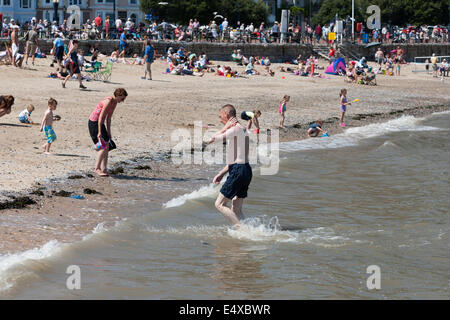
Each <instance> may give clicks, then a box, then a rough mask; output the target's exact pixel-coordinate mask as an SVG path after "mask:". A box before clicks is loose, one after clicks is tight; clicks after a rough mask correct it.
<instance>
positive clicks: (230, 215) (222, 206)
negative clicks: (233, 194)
mask: <svg viewBox="0 0 450 320" xmlns="http://www.w3.org/2000/svg"><path fill="white" fill-rule="evenodd" d="M228 201H230V199H228V198H226V197H225V196H224V195H223V194H222V193H220V194H219V196H218V197H217V200H216V202H215V206H216V208H217V210H219V212H220V213H221V214H223V215H224V216H225V218H227V219H228V220H229V221H230V222H231V223H232V224H233V225H238V224H239V218H238V216H237V215H236V213H234V212H233V210H232V209H230V208H228V207H227V204H228ZM236 205H237V206H239V204H238V203H236Z"/></svg>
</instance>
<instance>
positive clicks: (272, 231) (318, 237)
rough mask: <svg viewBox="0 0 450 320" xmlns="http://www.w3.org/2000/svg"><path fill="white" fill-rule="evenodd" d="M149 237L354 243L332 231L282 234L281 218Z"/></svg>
mask: <svg viewBox="0 0 450 320" xmlns="http://www.w3.org/2000/svg"><path fill="white" fill-rule="evenodd" d="M146 231H147V232H150V233H159V234H168V235H182V236H185V235H190V236H193V237H199V238H202V239H205V238H206V239H223V238H228V237H231V238H234V239H238V240H245V241H251V242H259V243H274V242H275V243H277V242H278V243H296V244H311V245H316V246H321V247H327V248H332V247H341V246H343V245H346V244H347V243H349V241H351V239H350V238H348V237H345V236H343V235H337V234H336V233H335V231H334V230H333V229H332V228H324V227H319V228H311V229H305V230H301V231H300V230H299V231H293V230H292V231H287V230H282V228H281V227H280V224H279V222H278V217H276V216H275V217H271V218H269V217H267V216H261V217H253V218H248V219H245V220H244V221H242V224H241V226H240V228H239V229H237V228H234V227H230V226H207V225H197V226H186V227H170V226H168V227H164V228H155V227H153V226H147V227H146Z"/></svg>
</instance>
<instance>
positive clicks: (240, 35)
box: [1, 16, 450, 45]
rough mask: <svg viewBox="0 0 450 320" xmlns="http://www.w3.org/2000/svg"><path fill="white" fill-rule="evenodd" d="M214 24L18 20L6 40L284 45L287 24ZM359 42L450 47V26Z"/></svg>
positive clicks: (363, 36) (366, 34)
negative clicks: (15, 35) (33, 35)
mask: <svg viewBox="0 0 450 320" xmlns="http://www.w3.org/2000/svg"><path fill="white" fill-rule="evenodd" d="M217 20H220V21H221V22H219V21H215V20H212V21H210V22H209V23H208V24H203V25H202V24H201V23H200V22H199V21H198V20H197V19H190V21H189V22H188V23H187V24H186V25H182V24H173V23H168V22H166V21H164V20H163V21H162V22H161V23H157V22H156V21H153V22H152V23H144V22H139V23H136V22H135V21H133V20H132V19H130V18H128V19H127V20H126V21H122V20H121V19H117V20H115V21H110V18H109V16H107V17H106V18H105V19H104V20H103V19H102V18H101V17H100V16H97V17H96V18H95V19H93V20H92V21H91V20H89V19H87V20H86V21H85V23H83V24H82V25H81V26H80V28H79V29H71V28H70V25H69V24H68V23H67V20H64V21H62V23H60V24H58V23H57V22H56V21H53V22H50V21H48V20H41V19H40V20H36V19H35V18H32V19H31V21H27V22H24V23H23V24H22V25H19V24H18V23H16V22H15V21H14V19H11V20H9V21H8V20H7V19H6V18H5V19H4V21H3V22H2V24H1V37H4V38H6V37H10V34H11V32H12V30H13V28H14V27H15V26H19V33H20V34H21V35H24V34H25V33H26V32H27V31H28V30H31V29H32V28H33V27H35V28H36V32H37V33H38V35H39V38H41V39H46V38H55V36H56V35H57V34H59V35H60V37H61V38H63V39H65V38H67V39H78V40H88V39H91V40H94V39H118V38H119V37H120V35H121V34H122V33H123V31H124V30H127V31H128V35H127V37H128V39H131V40H133V39H134V40H140V39H143V38H144V36H147V37H148V38H149V39H151V40H172V41H173V40H175V41H210V42H239V43H250V42H259V43H278V42H280V41H281V37H282V33H281V24H280V23H279V22H278V21H275V22H274V23H273V24H271V25H270V26H268V25H266V23H265V22H261V23H259V24H254V23H250V24H247V25H245V24H244V23H240V22H238V23H237V24H236V25H231V24H230V23H229V21H228V20H227V18H223V19H222V18H218V19H217ZM331 32H335V24H334V23H333V22H332V23H330V24H325V25H320V24H318V25H316V26H312V25H308V24H306V25H305V26H304V28H303V29H302V27H301V25H299V24H298V25H294V24H293V23H290V24H289V26H288V32H287V34H285V35H283V36H284V40H285V42H289V43H302V44H313V45H314V44H327V43H328V35H329V34H330V33H331ZM340 37H342V38H344V39H351V37H352V34H351V26H350V24H347V25H344V28H343V32H342V35H338V38H340ZM355 41H358V42H360V43H368V42H381V43H448V42H449V41H450V39H449V30H448V27H445V26H438V25H437V26H427V25H422V26H405V27H397V26H391V27H388V26H383V27H382V28H380V29H378V30H377V29H375V30H369V29H367V28H365V27H364V25H363V24H362V23H357V24H356V29H355Z"/></svg>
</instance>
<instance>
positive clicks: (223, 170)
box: [213, 165, 229, 184]
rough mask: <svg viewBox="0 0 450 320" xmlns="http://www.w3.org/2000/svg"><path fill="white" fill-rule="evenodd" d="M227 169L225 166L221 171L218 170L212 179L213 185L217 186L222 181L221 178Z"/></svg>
mask: <svg viewBox="0 0 450 320" xmlns="http://www.w3.org/2000/svg"><path fill="white" fill-rule="evenodd" d="M228 170H229V167H228V165H226V166H225V167H224V168H223V169H222V170H220V172H219V173H218V174H217V175H216V176H215V177H214V179H213V183H214V184H219V183H220V181H221V180H222V178H223V176H224V175H225V174H226V173H227V172H228Z"/></svg>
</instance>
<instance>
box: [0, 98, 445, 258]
mask: <svg viewBox="0 0 450 320" xmlns="http://www.w3.org/2000/svg"><path fill="white" fill-rule="evenodd" d="M448 110H450V105H446V104H437V105H428V106H417V107H410V108H405V109H398V110H391V111H389V112H374V113H360V114H353V115H348V116H347V118H346V121H347V122H348V123H349V124H350V126H349V127H360V126H364V125H369V124H372V123H380V122H386V121H389V120H392V119H397V118H400V117H401V116H404V115H412V116H414V117H424V116H428V115H430V114H432V113H435V112H442V111H448ZM323 120H324V128H325V130H327V131H328V132H329V133H330V134H338V133H341V132H343V131H344V129H342V128H341V127H339V119H338V118H337V117H330V118H327V119H323ZM310 123H311V122H310V121H303V122H299V123H296V124H294V125H290V126H289V127H288V128H287V130H280V142H288V141H296V140H303V139H306V138H307V136H306V131H307V128H308V127H309V124H310ZM347 128H348V127H347ZM110 168H111V169H110V171H111V172H112V176H111V177H109V178H99V177H94V176H93V175H92V173H90V172H89V171H86V170H84V171H79V172H75V173H74V172H71V173H70V174H65V175H64V176H61V177H58V178H56V179H52V181H49V182H46V183H44V182H38V183H36V184H35V186H34V187H33V188H31V189H29V188H28V189H25V190H22V191H9V192H2V193H3V194H4V195H6V197H8V198H9V200H3V201H0V222H2V223H1V224H0V239H1V240H2V241H1V242H0V255H4V254H13V253H18V252H22V251H26V250H29V249H33V248H36V247H41V246H42V245H44V244H45V243H47V242H48V241H50V240H57V241H58V242H69V243H71V242H75V241H79V240H82V239H83V238H84V237H85V236H87V235H89V234H91V233H92V232H93V230H94V229H95V228H96V227H97V226H99V225H100V224H102V225H113V224H115V223H116V222H117V221H120V220H124V219H127V218H131V217H135V216H137V215H136V214H127V212H126V211H125V212H122V211H120V209H121V208H126V202H127V201H140V200H142V199H134V198H133V197H132V195H128V194H127V193H130V190H127V188H128V187H127V185H126V183H123V182H124V181H125V182H130V181H131V182H132V183H134V182H135V183H142V187H145V188H148V189H149V193H148V197H147V196H146V197H145V200H146V205H145V210H146V211H145V212H148V211H151V210H160V209H162V206H163V204H164V203H166V202H167V201H169V200H171V199H173V198H175V197H177V196H180V195H182V194H185V193H188V192H189V191H192V190H195V189H196V188H197V187H200V186H203V185H205V182H209V181H211V179H212V176H211V173H210V172H209V171H210V170H205V169H208V168H205V165H201V166H197V167H192V166H191V167H190V169H193V170H194V171H197V172H195V174H194V175H190V174H189V173H190V172H192V171H191V170H186V167H183V168H180V166H177V165H175V164H174V163H173V162H171V161H170V150H169V151H163V152H160V151H158V152H145V153H143V154H140V155H138V156H133V157H132V158H130V159H125V160H119V161H116V162H114V163H113V165H112V166H111V167H110ZM209 169H211V170H212V167H209ZM161 183H162V184H164V186H166V185H167V188H166V189H164V188H163V189H161V187H160V186H159V185H158V184H161ZM122 184H123V185H124V186H123V187H122V186H121V185H122ZM168 190H170V191H169V192H168ZM71 195H81V196H83V198H84V199H82V200H79V199H72V198H70V196H71ZM6 197H5V198H6ZM149 199H150V201H151V206H150V207H149V206H148V200H149ZM85 201H90V203H89V205H86V203H85ZM117 201H119V202H120V201H122V202H120V203H119V205H116V202H117ZM123 202H125V204H123ZM105 203H107V204H109V203H113V204H114V205H115V207H114V210H113V212H105V211H102V210H103V209H102V206H103V205H104V204H105ZM118 210H119V211H118ZM98 212H101V213H98ZM145 212H143V213H145ZM15 222H16V223H15ZM17 222H20V223H17Z"/></svg>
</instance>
